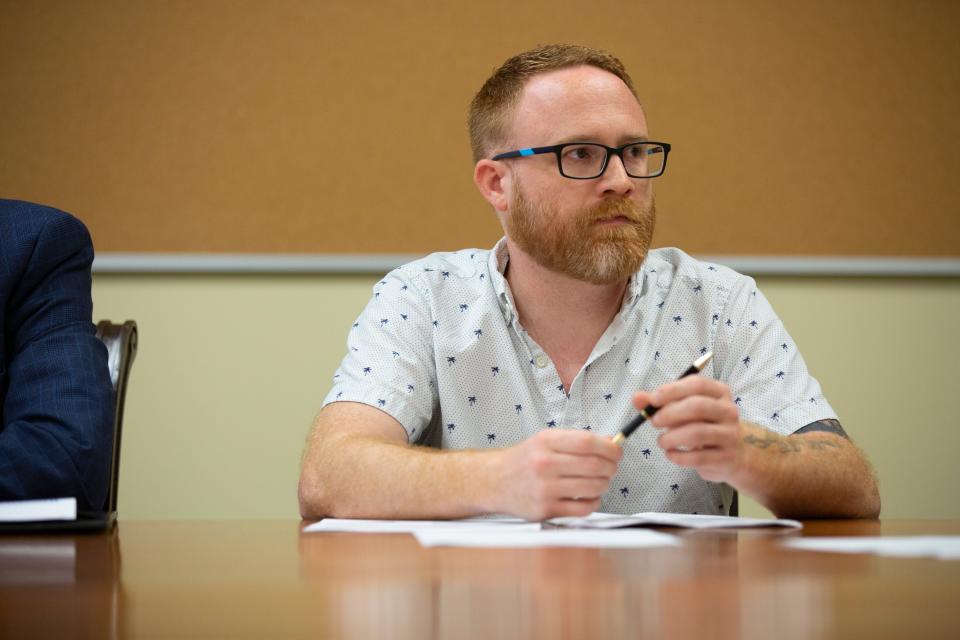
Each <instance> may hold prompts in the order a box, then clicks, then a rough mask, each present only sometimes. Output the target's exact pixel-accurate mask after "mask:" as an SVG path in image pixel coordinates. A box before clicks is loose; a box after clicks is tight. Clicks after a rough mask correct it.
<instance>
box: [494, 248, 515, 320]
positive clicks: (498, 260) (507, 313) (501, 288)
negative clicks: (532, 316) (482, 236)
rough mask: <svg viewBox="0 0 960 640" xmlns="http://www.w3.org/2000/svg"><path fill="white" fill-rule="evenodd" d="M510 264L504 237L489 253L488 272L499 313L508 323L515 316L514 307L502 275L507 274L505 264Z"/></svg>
mask: <svg viewBox="0 0 960 640" xmlns="http://www.w3.org/2000/svg"><path fill="white" fill-rule="evenodd" d="M509 262H510V253H509V252H508V251H507V238H506V236H504V237H503V238H500V240H498V241H497V244H495V245H494V246H493V249H492V250H491V251H490V258H489V265H488V266H489V271H490V282H491V284H493V290H494V291H495V292H496V294H497V303H498V304H499V305H500V312H501V313H503V319H504V320H506V321H507V322H508V323H509V322H511V321H512V320H513V318H514V317H515V316H516V315H517V312H516V308H517V307H516V305H515V304H514V303H513V294H512V293H511V292H510V284H509V283H508V282H507V278H506V276H505V275H504V274H505V273H506V272H507V264H509Z"/></svg>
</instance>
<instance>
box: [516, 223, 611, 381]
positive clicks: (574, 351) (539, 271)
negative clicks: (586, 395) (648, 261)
mask: <svg viewBox="0 0 960 640" xmlns="http://www.w3.org/2000/svg"><path fill="white" fill-rule="evenodd" d="M508 250H509V252H510V262H509V265H508V267H507V273H506V279H507V282H508V283H509V284H510V290H511V292H512V293H513V300H514V304H515V305H516V307H517V313H518V314H519V317H520V323H521V324H522V325H523V328H524V329H525V330H526V332H527V333H528V334H529V335H530V336H531V337H532V338H533V339H534V340H536V342H537V344H539V345H540V346H541V347H542V348H543V349H544V350H545V351H546V352H547V355H549V356H550V358H551V359H552V360H553V362H554V364H555V365H556V366H557V369H558V371H559V373H560V377H561V380H562V381H563V383H564V386H565V387H567V388H568V389H569V384H570V383H571V382H572V380H573V377H574V376H576V373H577V371H579V370H580V368H581V367H582V366H583V364H584V363H586V360H587V358H589V357H590V353H591V352H592V351H593V348H594V346H596V344H597V341H598V340H599V339H600V337H601V336H602V335H603V333H604V332H605V331H606V330H607V327H609V326H610V323H611V322H612V321H613V319H614V317H615V316H616V315H617V312H618V311H619V310H620V307H621V305H622V303H623V296H624V292H625V291H626V288H627V279H624V280H622V281H619V282H614V283H612V284H593V283H590V282H584V281H582V280H577V279H575V278H571V277H569V276H566V275H563V274H560V273H556V272H554V271H550V270H549V269H546V268H544V267H543V266H541V265H539V264H537V263H536V262H534V261H533V260H532V259H531V258H530V256H528V255H527V254H526V253H524V252H523V251H522V250H521V249H519V248H518V247H517V246H516V245H514V244H512V243H510V242H509V241H508Z"/></svg>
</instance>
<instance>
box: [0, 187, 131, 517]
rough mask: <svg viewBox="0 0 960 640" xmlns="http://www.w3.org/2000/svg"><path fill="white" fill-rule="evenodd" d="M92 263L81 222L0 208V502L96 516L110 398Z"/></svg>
mask: <svg viewBox="0 0 960 640" xmlns="http://www.w3.org/2000/svg"><path fill="white" fill-rule="evenodd" d="M92 263H93V243H92V242H91V239H90V234H89V233H88V232H87V229H86V227H85V226H84V225H83V223H82V222H80V221H79V220H77V219H76V218H74V217H73V216H71V215H70V214H67V213H64V212H63V211H58V210H57V209H53V208H51V207H46V206H41V205H37V204H32V203H29V202H21V201H16V200H0V416H2V421H0V500H21V499H34V498H54V497H69V496H73V497H76V499H77V508H78V509H80V510H91V511H101V510H103V508H104V503H105V500H106V496H107V486H108V483H109V476H110V455H111V447H112V443H111V439H112V437H113V429H112V425H113V405H114V392H113V386H112V384H111V382H110V373H109V370H108V367H107V351H106V347H105V346H104V345H103V343H102V342H101V341H100V340H99V339H98V338H97V336H96V333H95V329H94V326H93V323H92V321H91V318H92V312H93V302H92V300H91V296H90V285H91V275H90V267H91V264H92Z"/></svg>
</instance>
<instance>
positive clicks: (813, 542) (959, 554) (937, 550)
mask: <svg viewBox="0 0 960 640" xmlns="http://www.w3.org/2000/svg"><path fill="white" fill-rule="evenodd" d="M783 545H784V546H785V547H787V548H788V549H798V550H801V551H827V552H834V553H875V554H877V555H881V556H891V557H901V558H923V557H930V558H939V559H940V560H960V536H882V537H862V538H849V537H847V538H829V537H827V538H793V539H790V540H785V541H784V542H783Z"/></svg>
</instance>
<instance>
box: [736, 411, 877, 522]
mask: <svg viewBox="0 0 960 640" xmlns="http://www.w3.org/2000/svg"><path fill="white" fill-rule="evenodd" d="M742 434H743V435H742V444H741V446H740V454H739V458H740V459H739V460H738V464H737V467H738V470H737V472H736V473H735V474H734V475H735V477H733V478H731V484H733V485H734V486H735V487H736V488H737V489H738V490H739V491H741V492H743V493H745V494H747V495H749V496H750V497H752V498H754V499H755V500H757V501H758V502H759V503H760V504H762V505H763V506H765V507H766V508H768V509H770V511H772V512H773V513H775V514H777V515H778V516H782V517H794V518H831V517H832V518H875V517H877V516H878V515H879V513H880V495H879V492H878V490H877V483H876V478H875V476H874V474H873V471H872V469H871V468H870V465H869V464H868V463H867V461H866V459H865V458H864V456H863V454H862V453H861V452H860V450H859V449H857V447H856V446H855V445H854V444H853V443H852V442H850V441H849V440H848V439H846V438H843V437H842V436H838V435H836V434H833V433H825V432H816V431H814V432H809V433H803V434H794V435H790V436H781V435H778V434H775V433H772V432H771V431H769V430H767V429H764V428H762V427H759V426H757V425H753V424H748V423H743V424H742Z"/></svg>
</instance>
